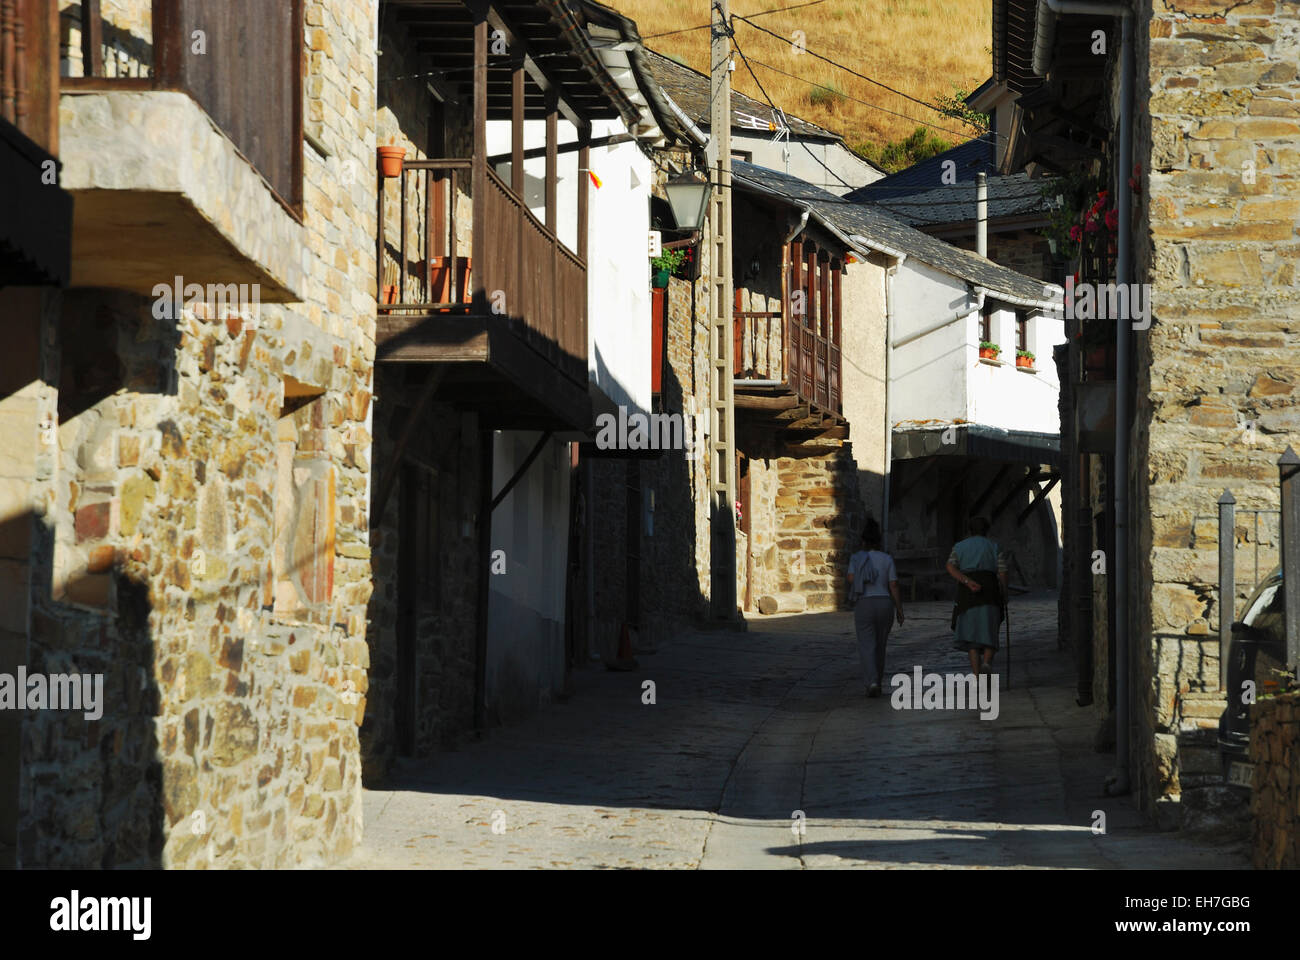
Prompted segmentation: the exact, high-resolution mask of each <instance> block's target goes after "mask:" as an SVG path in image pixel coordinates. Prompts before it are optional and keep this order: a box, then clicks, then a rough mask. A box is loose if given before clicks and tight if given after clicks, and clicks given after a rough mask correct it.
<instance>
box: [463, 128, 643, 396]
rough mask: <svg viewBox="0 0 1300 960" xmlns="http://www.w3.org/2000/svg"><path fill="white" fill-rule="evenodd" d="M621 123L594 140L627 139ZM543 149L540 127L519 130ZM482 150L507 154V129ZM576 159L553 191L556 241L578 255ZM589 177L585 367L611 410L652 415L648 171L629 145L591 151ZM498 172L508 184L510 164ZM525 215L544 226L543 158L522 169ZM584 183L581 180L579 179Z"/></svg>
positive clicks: (567, 134)
mask: <svg viewBox="0 0 1300 960" xmlns="http://www.w3.org/2000/svg"><path fill="white" fill-rule="evenodd" d="M626 132H627V128H626V127H625V126H624V125H623V123H622V121H620V120H598V121H595V122H594V123H593V124H592V137H593V138H598V137H604V136H609V135H613V134H620V133H626ZM559 136H560V142H561V143H568V142H572V141H574V140H576V139H577V131H576V130H575V129H574V128H573V126H572V125H571V124H569V123H568V122H567V121H561V122H560V124H559ZM545 142H546V123H545V121H542V120H529V121H526V122H525V123H524V148H525V149H528V148H530V147H535V146H542V145H543V144H545ZM488 149H489V150H490V151H491V152H492V153H493V154H498V153H507V152H509V150H510V124H509V123H508V122H506V121H494V122H492V123H489V124H488ZM577 158H578V154H577V152H576V151H574V152H572V153H567V154H565V153H562V154H560V155H559V183H558V185H557V187H556V206H557V208H558V213H557V218H556V227H557V229H556V233H557V235H558V236H559V238H560V241H561V242H562V243H564V244H565V245H566V246H568V247H569V249H570V250H574V251H576V250H577V248H578V243H577V216H578V176H579V171H578V159H577ZM591 169H592V170H593V171H595V173H596V176H597V177H599V178H600V181H601V186H600V187H599V188H597V187H596V186H595V184H591V186H590V187H589V190H588V198H589V204H590V206H589V210H588V232H587V358H588V359H587V365H588V373H589V376H590V379H591V382H592V383H594V384H595V385H596V386H597V387H598V388H599V389H600V390H601V391H602V392H603V393H604V394H605V396H607V397H608V398H609V399H610V400H611V401H612V402H613V403H614V404H615V405H616V406H626V407H627V408H628V411H629V413H633V412H637V411H641V412H646V411H648V410H649V409H650V263H649V256H648V253H647V243H648V235H649V232H650V188H651V185H652V180H653V172H654V169H653V164H652V163H651V162H650V159H649V158H648V157H647V156H646V155H645V154H644V153H643V152H642V151H641V149H640V148H639V147H638V146H637V145H636V144H635V143H619V144H613V145H610V146H604V147H593V148H592V150H591ZM497 172H498V173H500V174H501V175H502V176H503V177H505V178H506V180H507V182H508V181H509V178H510V164H509V163H503V164H500V165H498V167H497ZM524 175H525V192H526V199H527V202H528V206H529V209H530V210H532V211H533V213H534V214H536V215H537V216H538V218H539V219H543V220H544V214H545V199H546V198H545V176H546V158H545V157H537V158H534V159H531V160H525V161H524ZM581 175H582V176H586V175H587V174H586V173H582V174H581Z"/></svg>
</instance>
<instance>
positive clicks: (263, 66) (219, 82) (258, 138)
mask: <svg viewBox="0 0 1300 960" xmlns="http://www.w3.org/2000/svg"><path fill="white" fill-rule="evenodd" d="M80 11H81V13H80V17H79V19H78V18H76V16H75V14H74V13H73V12H72V10H71V8H70V9H69V10H68V11H65V14H66V15H69V16H72V17H73V18H74V20H75V28H76V30H77V34H78V36H79V37H80V45H79V49H76V48H72V47H69V48H68V49H66V50H65V51H64V55H65V56H64V59H65V61H66V62H67V63H68V64H69V71H68V75H67V76H65V77H64V78H63V90H64V92H96V91H98V92H106V91H122V90H132V91H150V90H153V91H158V90H172V91H180V92H183V93H186V94H188V95H189V96H190V97H192V98H193V99H194V101H195V102H196V103H197V104H198V105H199V106H200V107H202V108H203V110H204V111H205V112H206V113H207V115H208V116H209V117H210V118H211V119H212V121H213V122H214V123H216V125H217V126H218V127H219V128H220V129H221V130H222V131H223V132H224V133H225V134H226V136H228V137H229V138H230V140H231V141H232V142H233V143H234V145H235V146H236V147H237V148H238V149H239V151H240V153H242V154H243V155H244V156H245V157H246V158H247V159H248V162H249V163H250V164H252V166H253V168H254V169H255V170H257V172H258V173H259V174H260V175H261V176H262V178H263V179H264V180H265V181H266V182H267V184H268V185H269V186H270V187H271V189H272V190H273V191H274V193H275V196H276V198H277V199H278V200H279V201H280V202H281V203H282V204H283V205H284V207H285V209H286V210H288V211H290V212H291V213H292V214H293V215H294V216H295V217H298V218H301V214H302V137H303V135H302V109H303V108H302V57H303V30H304V25H303V0H277V2H275V3H267V2H266V0H221V2H220V3H212V2H211V0H152V7H151V14H152V16H151V23H152V34H151V36H150V37H149V38H148V39H142V38H141V37H140V36H138V29H139V27H138V25H134V24H132V25H127V24H117V23H113V22H112V21H111V20H105V19H104V12H105V11H104V10H103V8H102V5H101V0H81V5H80ZM114 12H116V11H110V13H114ZM128 26H131V27H134V28H135V29H127V27H128ZM196 31H201V35H202V37H203V38H204V42H205V43H206V45H207V54H206V55H204V56H195V55H193V54H192V53H191V45H192V43H193V42H194V41H193V39H192V38H193V37H194V36H196ZM71 32H72V28H71V26H70V28H69V34H70V35H71ZM106 54H107V55H106Z"/></svg>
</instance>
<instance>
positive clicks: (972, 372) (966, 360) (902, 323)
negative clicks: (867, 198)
mask: <svg viewBox="0 0 1300 960" xmlns="http://www.w3.org/2000/svg"><path fill="white" fill-rule="evenodd" d="M894 284H895V286H894V296H895V303H894V343H895V344H898V343H899V342H900V341H905V340H907V338H908V337H909V336H910V335H911V334H914V333H917V332H920V331H922V330H926V329H927V328H929V327H933V326H936V325H937V324H939V323H940V322H941V321H942V320H943V319H944V318H945V317H949V318H951V317H954V316H955V315H956V314H957V312H958V311H960V310H962V308H963V305H966V306H969V307H970V308H971V309H969V310H968V311H966V312H965V315H964V316H963V317H961V318H960V319H954V320H953V322H951V323H948V324H947V325H945V326H942V327H940V328H939V329H937V330H934V331H932V332H930V333H927V334H925V335H924V336H922V337H919V338H917V339H915V340H912V341H911V342H910V343H904V344H903V345H902V346H896V347H895V348H894V352H893V357H892V360H891V376H890V379H891V381H892V383H891V388H892V394H891V400H890V419H891V420H892V421H893V422H894V423H895V424H897V423H898V422H899V421H901V420H941V421H951V420H965V421H968V422H971V423H979V424H983V425H985V426H991V427H1001V428H1003V429H1007V430H1030V431H1034V432H1038V433H1059V432H1060V417H1059V415H1058V413H1057V395H1058V393H1059V392H1060V383H1059V382H1058V380H1057V376H1056V366H1055V364H1053V363H1052V348H1053V347H1054V346H1055V345H1056V344H1058V343H1063V342H1064V341H1065V325H1064V322H1063V321H1062V320H1059V319H1054V318H1051V317H1045V316H1041V315H1037V314H1031V315H1030V320H1029V333H1028V336H1029V350H1030V352H1031V353H1033V354H1035V355H1036V357H1037V359H1036V360H1035V367H1036V371H1037V372H1035V373H1027V372H1025V371H1022V370H1017V369H1016V366H1015V358H1016V315H1015V311H1014V309H1012V308H1006V309H999V310H997V311H996V312H995V313H994V314H993V320H992V331H991V332H992V337H993V342H995V343H997V344H998V345H999V346H1000V347H1001V348H1002V352H1001V353H1000V354H999V360H998V362H997V363H996V364H989V363H984V362H981V361H980V359H979V340H980V337H979V327H980V323H979V321H980V316H979V312H978V311H977V310H976V309H974V307H975V302H974V300H973V299H970V298H968V295H967V294H966V284H965V283H964V282H963V281H961V280H958V279H956V278H955V277H951V276H948V275H947V274H943V273H940V272H938V271H936V270H933V269H931V268H929V267H926V266H924V265H923V264H918V263H915V262H914V261H907V262H905V263H904V265H903V267H902V268H901V269H900V270H899V272H898V275H897V276H896V277H895V280H894Z"/></svg>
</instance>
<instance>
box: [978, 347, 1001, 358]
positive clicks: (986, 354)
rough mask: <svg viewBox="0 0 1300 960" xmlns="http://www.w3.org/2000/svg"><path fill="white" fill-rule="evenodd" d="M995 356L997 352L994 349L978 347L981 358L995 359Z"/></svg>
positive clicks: (996, 356)
mask: <svg viewBox="0 0 1300 960" xmlns="http://www.w3.org/2000/svg"><path fill="white" fill-rule="evenodd" d="M997 358H998V352H997V351H996V350H990V349H989V348H988V347H980V359H981V360H996V359H997Z"/></svg>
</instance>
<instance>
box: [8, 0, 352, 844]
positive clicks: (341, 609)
mask: <svg viewBox="0 0 1300 960" xmlns="http://www.w3.org/2000/svg"><path fill="white" fill-rule="evenodd" d="M104 14H105V16H106V18H108V19H110V22H111V23H112V25H113V26H114V27H117V28H120V29H121V30H124V31H127V32H129V33H134V34H137V35H149V33H150V30H149V25H148V23H147V19H146V20H145V21H143V22H135V21H134V20H132V19H131V18H132V17H140V18H147V16H148V4H117V5H110V4H105V5H104ZM113 17H118V18H119V20H117V21H113V20H112V18H113ZM305 19H306V23H305V25H304V30H305V37H306V62H305V65H304V69H305V88H304V94H305V110H304V114H305V128H306V131H307V132H308V134H309V138H308V139H309V144H311V143H314V144H316V145H318V146H311V145H304V147H303V155H304V164H303V165H304V174H303V177H304V183H303V204H302V223H303V227H302V230H301V231H300V232H299V233H298V236H299V237H300V241H299V242H300V243H301V245H302V249H301V250H297V251H292V254H293V257H294V258H295V259H296V260H300V261H301V263H302V264H303V274H304V277H303V283H302V297H303V299H302V302H300V303H295V304H293V305H292V306H291V307H280V306H276V305H269V304H261V305H260V306H254V307H249V306H248V305H244V308H242V309H240V310H239V311H237V312H235V313H234V314H231V315H228V316H225V317H221V316H216V315H214V311H212V310H211V309H210V308H209V307H207V306H205V305H203V304H201V303H200V304H190V305H188V306H186V307H185V309H183V310H182V311H180V312H179V315H178V316H175V317H171V316H163V317H159V316H158V315H157V313H156V312H155V310H154V309H153V304H152V302H151V300H150V298H149V297H147V296H142V295H137V294H130V293H124V292H122V293H119V292H112V291H106V290H94V289H88V290H75V291H72V292H69V293H67V294H65V295H64V297H63V302H62V308H61V311H59V312H57V313H55V314H54V315H52V316H50V317H48V318H47V320H46V322H45V328H44V329H43V330H42V338H41V341H42V345H43V347H42V351H43V352H42V364H43V373H42V380H43V382H44V387H43V388H42V390H41V391H40V403H41V405H42V409H41V419H42V420H44V421H45V422H47V423H49V424H51V425H52V426H53V427H54V429H53V430H50V431H48V433H49V435H50V442H45V443H44V444H43V445H42V446H41V447H40V448H39V449H40V452H39V455H38V458H37V462H36V466H35V469H36V477H37V485H36V497H35V501H36V502H35V504H34V512H35V516H36V518H37V524H36V529H37V531H38V534H37V540H38V543H37V546H36V559H35V561H34V571H35V573H34V576H33V577H32V584H33V585H32V607H33V626H32V633H31V641H30V645H29V649H28V664H27V666H28V669H29V670H33V671H37V670H39V671H44V672H47V673H66V672H91V673H103V674H104V675H105V690H104V701H105V710H104V716H103V717H102V718H101V719H100V720H97V721H87V720H85V719H84V718H83V717H82V716H81V714H79V713H73V714H66V713H63V714H60V713H53V712H49V711H44V712H40V713H38V714H30V715H28V716H27V717H25V718H24V728H23V734H22V773H21V783H20V791H21V795H20V801H19V802H20V822H19V835H20V837H21V838H22V839H21V846H20V851H19V857H20V863H21V864H22V865H23V866H104V867H113V866H167V867H205V866H220V867H286V866H292V865H295V864H310V863H314V862H322V861H331V860H335V859H338V858H341V857H343V856H345V855H346V854H347V853H348V852H349V851H350V850H351V848H352V846H353V845H354V843H355V842H356V841H357V839H358V838H359V835H360V830H361V807H360V792H361V779H360V775H361V769H360V766H361V765H360V753H359V746H358V725H359V723H360V721H361V718H362V716H363V714H364V711H365V693H366V668H367V666H368V648H367V645H366V637H365V632H366V619H365V611H366V604H367V601H368V599H369V596H370V592H371V583H370V559H369V557H370V549H369V545H368V533H367V513H368V496H369V494H368V483H369V474H370V464H369V451H370V443H371V437H370V429H369V422H370V400H371V384H372V369H373V361H374V353H375V347H374V315H375V299H374V279H373V278H374V236H375V204H374V197H375V175H376V174H375V171H374V153H375V135H374V125H375V108H374V104H375V82H376V56H375V52H374V51H375V48H376V37H375V29H376V23H377V5H376V2H375V0H330V2H328V3H325V2H321V0H307V2H306V3H305ZM232 63H237V61H232ZM85 96H91V97H94V96H102V97H105V98H109V97H120V96H121V94H118V93H110V94H88V95H85ZM167 96H172V95H171V94H157V93H142V94H139V95H138V99H137V100H136V101H133V102H134V104H135V105H134V106H133V109H134V110H137V111H138V116H136V120H137V121H139V122H140V123H142V124H143V125H144V126H145V127H146V128H148V121H149V111H150V110H151V109H152V108H153V105H154V104H155V103H157V102H161V101H158V100H157V98H159V97H167ZM70 97H71V99H70ZM75 99H76V95H68V94H65V96H64V101H63V107H64V109H63V111H62V123H63V127H64V129H63V130H62V131H61V132H62V134H63V135H64V136H65V137H68V136H75V135H76V134H77V131H76V130H75V129H69V126H70V125H72V126H75V124H76V123H78V122H80V119H79V118H81V117H84V116H86V115H87V111H84V110H76V109H72V106H73V103H72V101H73V100H75ZM105 102H107V101H105ZM90 113H92V114H93V111H90ZM178 135H179V134H178ZM318 147H319V148H318ZM155 155H156V157H157V162H158V163H160V164H163V163H168V164H170V163H172V162H173V158H172V156H171V151H158V152H157V153H156V154H155ZM104 160H105V162H111V161H112V158H111V157H107V158H104ZM199 169H201V170H202V171H204V172H205V175H206V176H208V177H220V176H223V175H224V173H225V171H226V168H225V167H224V166H222V165H221V164H218V163H209V164H203V165H199ZM208 188H210V189H211V191H212V192H214V193H216V194H221V193H222V192H223V191H225V192H230V191H231V189H233V188H232V185H231V184H228V183H224V182H217V183H213V184H210V185H206V186H205V189H208ZM244 209H246V207H244V206H241V205H239V204H231V205H230V207H229V210H228V215H229V217H231V218H235V219H236V220H237V219H238V218H239V217H241V216H246V215H247V214H246V213H241V210H244ZM225 226H229V225H223V227H225ZM249 226H250V225H247V224H242V225H237V227H238V228H239V229H246V228H248V227H249ZM103 228H104V229H111V224H104V225H103ZM239 229H232V230H230V231H228V232H230V233H233V234H235V235H238V232H239ZM177 243H178V244H183V243H184V238H183V237H179V238H178V239H177ZM283 252H284V251H277V252H270V251H268V255H274V256H280V255H283ZM163 267H164V269H162V270H161V271H160V276H159V277H158V280H159V282H170V281H171V279H172V274H173V273H174V272H175V271H172V270H168V269H165V267H166V265H163ZM205 279H206V278H200V277H187V278H186V280H187V281H189V280H194V281H196V282H204V281H205ZM164 313H165V311H164Z"/></svg>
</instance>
